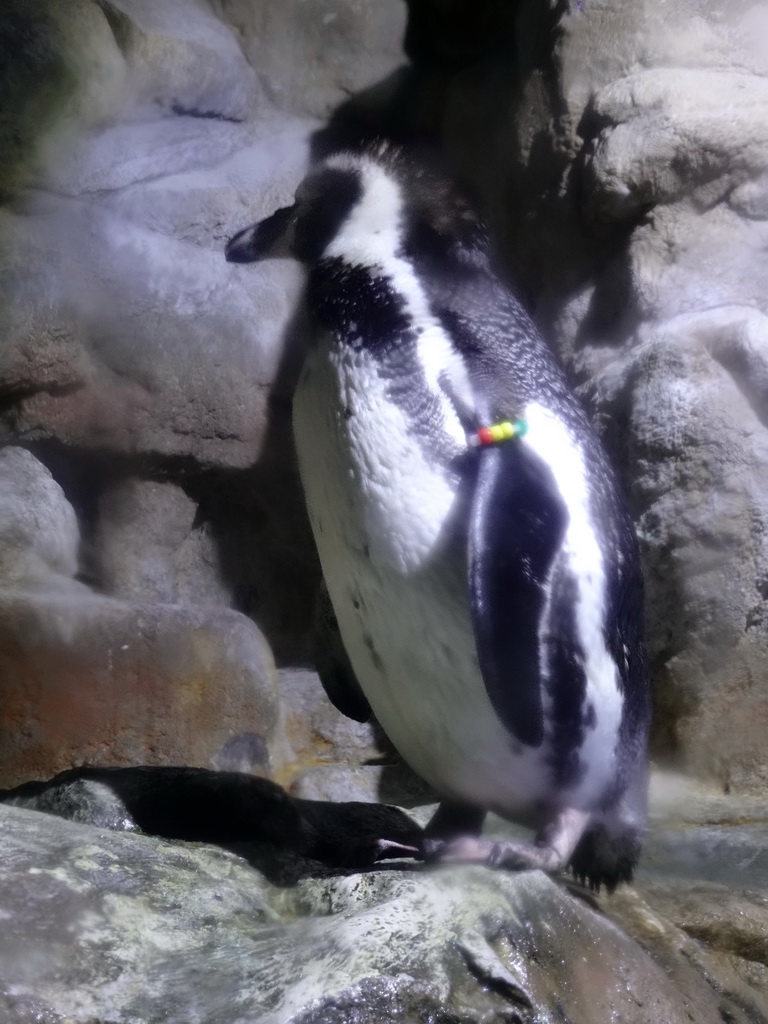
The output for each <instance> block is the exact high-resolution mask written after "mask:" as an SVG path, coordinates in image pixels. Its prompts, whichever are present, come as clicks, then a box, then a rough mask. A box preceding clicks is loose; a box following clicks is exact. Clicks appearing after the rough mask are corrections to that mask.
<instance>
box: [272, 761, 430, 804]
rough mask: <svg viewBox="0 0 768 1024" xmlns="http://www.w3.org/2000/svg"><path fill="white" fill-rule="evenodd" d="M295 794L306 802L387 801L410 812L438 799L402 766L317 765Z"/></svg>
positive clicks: (301, 777) (294, 788)
mask: <svg viewBox="0 0 768 1024" xmlns="http://www.w3.org/2000/svg"><path fill="white" fill-rule="evenodd" d="M291 794H292V796H296V797H300V798H301V799H303V800H333V801H340V802H341V801H345V800H360V801H363V802H367V803H376V802H378V801H384V802H385V803H393V804H397V805H398V806H399V807H408V808H411V807H421V806H423V805H424V804H425V803H428V802H429V803H432V802H434V801H435V800H436V799H437V797H436V795H435V793H434V791H433V790H432V789H430V787H429V786H428V785H427V783H426V782H424V781H423V780H422V779H420V778H419V777H418V775H415V774H414V773H413V772H412V771H411V769H410V768H409V767H408V766H407V765H405V764H402V763H394V764H357V765H355V764H353V765H344V764H326V765H317V766H316V767H314V768H307V769H305V770H304V771H303V772H302V773H301V774H300V775H299V776H298V778H297V779H296V780H295V782H294V783H293V785H292V786H291Z"/></svg>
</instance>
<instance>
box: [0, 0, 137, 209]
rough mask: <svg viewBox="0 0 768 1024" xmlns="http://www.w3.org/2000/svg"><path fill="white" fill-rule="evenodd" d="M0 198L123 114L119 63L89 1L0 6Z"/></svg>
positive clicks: (123, 76)
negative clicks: (0, 115) (0, 107)
mask: <svg viewBox="0 0 768 1024" xmlns="http://www.w3.org/2000/svg"><path fill="white" fill-rule="evenodd" d="M3 30H4V35H3V41H2V43H1V44H0V59H1V61H2V65H3V110H4V116H3V120H2V124H1V125H0V145H1V146H2V151H3V154H4V156H3V166H2V169H0V194H5V195H12V194H13V193H14V192H15V191H16V190H17V189H18V188H19V187H21V186H23V185H24V184H26V182H27V180H28V179H29V177H30V176H31V175H35V174H38V173H40V172H41V171H42V169H43V168H45V167H50V166H52V165H53V164H55V162H56V159H57V157H58V156H59V155H60V154H61V153H62V152H64V151H65V150H66V149H67V146H68V145H69V144H70V142H71V141H72V139H73V138H74V137H76V136H77V135H78V134H79V133H80V132H82V131H83V130H90V129H97V128H99V127H101V126H103V125H104V124H106V123H108V122H109V121H110V120H111V119H112V118H113V117H115V116H117V115H118V114H119V113H120V112H121V111H122V109H123V104H124V92H125V87H126V82H127V68H126V63H125V58H124V56H123V54H122V53H121V51H120V48H119V46H118V44H117V42H116V40H115V37H114V35H113V33H112V30H111V27H110V25H109V21H108V19H107V17H106V16H105V13H104V10H103V9H102V8H101V7H100V6H99V5H98V4H96V3H92V2H91V0H71V2H69V3H68V4H67V6H66V10H65V9H64V8H62V6H61V4H59V3H57V2H55V0H6V3H5V4H4V5H3Z"/></svg>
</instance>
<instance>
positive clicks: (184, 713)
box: [0, 586, 277, 786]
mask: <svg viewBox="0 0 768 1024" xmlns="http://www.w3.org/2000/svg"><path fill="white" fill-rule="evenodd" d="M0 677H2V679H3V680H4V692H3V714H2V719H0V748H2V751H3V757H2V772H1V774H0V785H5V786H9V785H13V784H15V783H18V782H21V781H24V780H25V779H29V778H46V777H48V776H50V775H51V774H52V773H54V772H57V771H61V770H62V769H65V768H68V767H70V766H71V765H73V764H83V763H86V764H90V765H94V766H97V765H104V764H116V765H121V764H125V765H130V764H137V763H138V764H171V765H172V764H192V765H195V764H197V765H202V766H205V765H212V764H213V763H214V760H215V758H216V757H217V754H218V752H219V751H220V748H222V747H224V746H225V745H226V744H227V743H231V742H232V739H233V737H236V736H240V735H242V734H245V733H248V734H251V735H255V736H257V737H259V738H260V739H261V741H262V742H263V743H264V745H265V747H266V746H267V745H268V744H269V742H270V740H271V734H272V730H273V728H274V723H275V719H276V714H277V709H276V695H275V676H274V665H273V662H272V655H271V652H270V650H269V647H268V646H267V644H266V642H265V640H264V638H263V637H262V635H261V633H260V632H259V630H258V628H257V627H256V626H255V625H254V623H253V622H251V621H250V620H249V619H247V618H246V617H245V616H243V615H240V614H238V613H237V612H233V611H230V610H228V609H219V610H216V609H205V608H197V607H196V608H184V607H180V606H175V605H152V604H147V605H135V604H129V603H127V602H125V601H119V600H116V599H112V598H107V597H100V596H98V595H96V594H93V593H91V592H89V591H88V589H87V588H86V587H84V586H83V587H81V589H80V591H77V592H67V593H64V594H59V595H57V594H55V593H50V592H43V593H34V594H33V593H29V592H25V591H19V592H15V591H12V590H0ZM260 769H261V772H262V773H267V772H268V765H267V764H262V765H261V766H260Z"/></svg>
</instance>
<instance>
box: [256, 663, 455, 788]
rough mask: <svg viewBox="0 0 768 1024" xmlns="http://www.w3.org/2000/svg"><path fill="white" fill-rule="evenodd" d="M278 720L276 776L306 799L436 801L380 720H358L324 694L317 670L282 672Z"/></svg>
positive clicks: (273, 754) (279, 681)
mask: <svg viewBox="0 0 768 1024" xmlns="http://www.w3.org/2000/svg"><path fill="white" fill-rule="evenodd" d="M278 692H279V697H280V722H279V726H278V729H277V733H276V739H275V742H274V745H273V749H272V755H271V763H272V767H273V778H275V779H276V780H277V781H278V782H280V783H282V784H283V785H285V786H286V787H287V788H288V789H289V791H290V792H291V794H292V795H294V796H297V797H302V798H304V799H307V800H338V801H345V800H362V801H370V802H376V801H383V802H384V803H389V804H397V805H398V806H401V807H415V806H418V805H420V804H425V803H429V802H431V801H433V800H435V799H436V797H435V795H434V793H433V792H432V790H431V789H430V788H429V786H427V784H426V783H425V782H423V781H422V780H421V779H420V778H418V776H416V775H415V774H414V773H413V771H412V770H411V769H410V768H409V767H408V766H407V765H406V764H404V763H403V762H402V760H401V759H400V757H399V755H398V754H397V752H396V751H395V750H394V749H393V747H392V745H391V744H390V742H389V740H387V738H386V736H385V735H384V733H383V731H382V729H381V727H380V726H379V725H378V723H377V722H376V721H375V720H373V719H371V720H370V721H368V722H355V721H353V720H352V719H351V718H347V717H345V716H344V715H342V714H341V712H340V711H338V710H337V709H336V708H335V707H334V706H333V704H332V703H331V702H330V700H329V699H328V697H327V696H326V695H325V691H324V690H323V686H322V683H321V682H320V679H319V678H318V676H317V674H316V673H315V672H311V671H309V670H306V669H281V670H280V672H279V673H278Z"/></svg>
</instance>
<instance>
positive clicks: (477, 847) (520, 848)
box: [422, 807, 589, 874]
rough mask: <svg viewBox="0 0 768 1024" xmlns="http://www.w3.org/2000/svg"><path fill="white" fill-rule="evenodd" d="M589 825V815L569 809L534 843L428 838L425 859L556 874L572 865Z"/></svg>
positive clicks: (545, 827)
mask: <svg viewBox="0 0 768 1024" xmlns="http://www.w3.org/2000/svg"><path fill="white" fill-rule="evenodd" d="M588 822H589V813H588V812H586V811H580V810H577V809H576V808H573V807H566V808H565V809H563V810H561V811H560V812H559V813H558V814H557V815H556V816H555V817H554V818H553V819H552V820H551V821H550V822H549V823H548V824H547V825H546V826H544V828H542V829H541V830H540V831H539V833H538V834H537V836H536V839H535V840H534V842H533V843H520V842H516V841H514V840H492V839H482V838H480V837H479V836H477V835H459V836H455V837H451V838H449V839H448V840H447V841H446V840H441V839H432V838H430V837H429V835H427V837H426V838H425V839H424V841H423V842H422V850H423V856H424V859H425V860H426V861H428V862H431V863H440V864H485V865H486V866H487V867H490V868H502V869H506V870H508V871H531V870H534V869H538V870H540V871H546V872H547V873H548V874H554V873H555V872H557V871H562V870H563V869H564V868H565V867H566V866H567V865H568V863H569V861H570V859H571V856H572V855H573V852H574V850H575V849H576V847H577V846H578V845H579V841H580V840H581V838H582V836H583V835H584V831H585V829H586V827H587V825H588Z"/></svg>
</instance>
